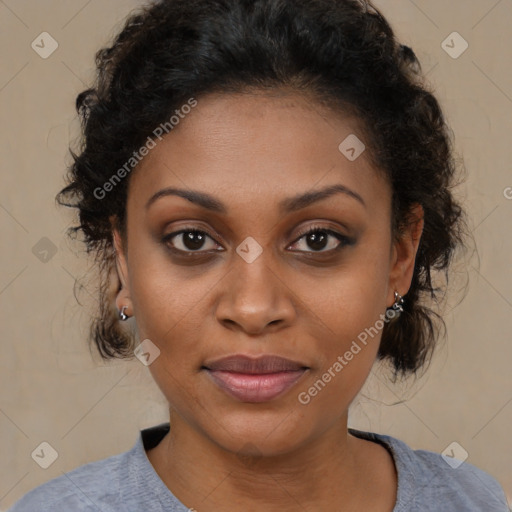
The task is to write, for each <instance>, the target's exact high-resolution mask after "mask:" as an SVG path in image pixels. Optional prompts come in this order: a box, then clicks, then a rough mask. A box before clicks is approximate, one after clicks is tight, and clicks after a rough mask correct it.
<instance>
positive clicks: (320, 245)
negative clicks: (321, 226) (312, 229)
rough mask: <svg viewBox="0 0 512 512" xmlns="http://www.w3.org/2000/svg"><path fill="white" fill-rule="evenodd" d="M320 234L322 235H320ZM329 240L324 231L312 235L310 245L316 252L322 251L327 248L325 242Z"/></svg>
mask: <svg viewBox="0 0 512 512" xmlns="http://www.w3.org/2000/svg"><path fill="white" fill-rule="evenodd" d="M318 233H320V234H318ZM326 240H327V236H325V232H324V231H317V232H316V233H311V234H310V235H309V237H308V245H309V246H310V247H311V248H312V249H315V250H320V249H324V248H325V245H326V244H325V242H326Z"/></svg>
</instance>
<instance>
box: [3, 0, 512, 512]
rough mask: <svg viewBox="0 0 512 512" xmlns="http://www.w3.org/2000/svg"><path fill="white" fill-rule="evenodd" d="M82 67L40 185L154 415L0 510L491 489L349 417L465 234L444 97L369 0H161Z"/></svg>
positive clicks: (462, 498) (360, 498)
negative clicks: (64, 169)
mask: <svg viewBox="0 0 512 512" xmlns="http://www.w3.org/2000/svg"><path fill="white" fill-rule="evenodd" d="M97 68H98V79H97V83H96V84H95V86H94V87H93V88H91V89H89V90H86V91H84V92H82V93H81V94H80V95H79V97H78V98H77V109H78V111H79V113H80V114H81V116H82V120H83V130H84V144H83V147H82V148H81V151H80V153H79V154H78V155H74V157H75V160H74V164H73V166H72V168H71V169H70V174H69V183H68V185H67V186H66V187H65V188H64V189H63V190H62V191H61V193H60V194H59V196H58V197H59V201H60V202H61V203H62V204H66V205H69V206H74V207H76V208H78V210H79V214H80V225H79V226H78V227H77V228H76V230H81V231H82V233H83V235H84V238H85V243H86V246H87V249H88V250H89V251H90V252H93V253H95V254H96V255H97V257H98V262H99V268H100V270H101V272H102V274H101V275H102V285H101V288H100V290H99V295H100V310H99V316H98V318H97V319H96V320H95V322H94V324H93V326H92V339H93V340H94V342H95V344H96V346H97V348H98V350H99V352H100V354H101V355H102V356H103V357H104V358H105V359H108V358H111V357H131V356H133V354H134V353H135V355H136V356H137V357H138V358H139V359H140V360H141V361H142V362H143V363H144V364H146V365H148V366H149V369H150V371H151V374H152V375H153V377H154V379H155V381H156V383H157V384H158V386H159V387H160V389H161V391H162V392H163V394H164V395H165V396H166V398H167V400H168V402H169V413H170V417H169V420H170V421H169V423H165V424H162V425H157V426H155V427H153V428H150V429H146V430H143V431H141V434H140V437H139V439H138V441H137V443H136V444H135V446H134V447H133V448H132V449H131V450H130V451H128V452H126V453H123V454H119V455H117V456H114V457H110V458H107V459H104V460H102V461H97V462H92V463H90V464H87V465H85V466H82V467H79V468H77V469H75V470H74V471H71V472H69V473H67V474H66V475H63V476H61V477H58V478H56V479H54V480H52V481H50V482H48V483H46V484H44V485H42V486H40V487H38V488H36V489H35V490H33V491H31V492H30V493H28V494H27V495H26V496H25V497H23V498H22V499H21V500H20V501H19V502H18V503H17V504H16V505H15V506H14V507H13V508H12V509H11V510H12V511H13V512H21V511H28V510H30V511H50V510H51V511H61V510H62V511H69V510H73V511H93V510H96V511H97V510H102V511H114V510H123V511H128V510H130V511H131V510H133V511H142V510H144V511H163V510H165V511H171V510H174V511H185V510H197V511H199V512H210V511H216V512H224V511H234V510H250V511H254V512H259V511H265V512H269V511H277V510H279V511H280V512H282V511H283V510H284V511H298V510H304V511H306V510H307V511H320V510H321V511H324V512H325V511H332V512H335V511H336V512H338V511H359V510H372V511H376V512H390V511H395V512H398V511H405V510H407V511H415V510H418V511H419V510H421V511H427V510H431V511H434V510H435V511H438V510H443V511H445V512H450V511H484V510H485V511H486V512H489V511H502V512H505V511H506V510H508V507H507V504H506V500H505V496H504V493H503V490H502V489H501V488H500V486H499V484H498V483H497V481H496V480H495V479H494V478H493V477H491V476H490V475H488V474H486V473H484V472H483V471H481V470H479V469H477V468H476V467H474V466H472V465H470V464H468V463H463V464H461V465H458V464H449V462H452V461H447V460H446V459H445V458H443V457H442V456H441V455H439V454H435V453H433V452H426V451H413V450H411V449H410V448H409V447H408V446H407V445H406V444H405V443H403V442H402V441H400V440H398V439H395V438H392V437H390V436H385V435H380V434H375V433H370V432H363V431H358V430H354V429H350V428H348V426H347V418H348V408H349V405H350V404H351V402H352V401H353V400H354V398H355V397H356V395H357V393H358V392H359V390H360V389H361V387H362V386H363V384H364V382H365V380H366V378H367V377H368V375H369V372H370V370H371V368H372V365H373V364H374V362H375V361H376V360H383V361H387V362H389V364H390V365H391V368H392V371H393V378H395V379H396V378H398V377H406V376H408V375H409V374H416V373H418V372H419V371H420V370H421V369H422V368H425V367H426V365H427V364H428V362H429V360H430V357H431V354H432V351H433V348H434V345H435V341H436V339H437V338H438V336H439V331H440V328H441V327H442V321H441V320H440V319H439V318H437V317H436V315H435V313H434V312H433V310H432V309H430V307H429V304H431V303H432V301H433V300H434V301H435V299H436V297H437V296H438V294H442V293H443V292H444V289H443V287H442V286H440V285H439V279H438V277H439V275H438V274H439V273H441V275H442V274H443V273H446V272H447V271H448V269H449V267H450V263H451V261H452V256H453V253H454V250H455V249H456V248H457V247H458V246H459V245H461V244H462V243H463V239H464V237H463V233H464V214H463V211H462V208H461V206H460V205H459V204H458V203H457V202H456V201H455V200H454V198H453V196H452V194H451V187H452V185H453V183H454V179H455V175H456V167H455V165H454V160H453V156H452V149H451V142H450V138H449V135H448V128H447V127H446V124H445V121H444V118H443V114H442V112H441V110H440V107H439V104H438V102H437V101H436V99H435V98H434V97H433V95H432V94H431V93H430V92H429V91H428V90H427V88H426V87H425V86H424V85H423V84H422V78H421V72H420V68H419V64H418V61H417V59H416V57H415V55H414V53H413V51H412V50H411V49H410V48H408V47H406V46H403V45H400V44H399V43H398V42H397V41H396V40H395V37H394V34H393V32H392V30H391V28H390V26H389V25H388V23H387V22H386V20H385V19H384V18H383V17H382V15H381V14H380V13H379V12H378V11H377V9H375V7H373V6H372V5H371V4H370V3H369V2H363V1H357V0H338V1H335V0H309V1H301V2H297V1H295V2H294V1H292V0H256V1H249V0H160V1H159V2H156V3H154V4H153V5H151V6H148V7H146V8H145V9H142V10H141V11H140V13H138V14H136V15H133V16H132V17H131V18H129V19H128V21H127V22H126V25H125V27H124V28H123V30H122V32H121V33H120V34H119V35H118V37H117V38H116V40H115V42H114V44H113V45H112V47H110V48H105V49H103V50H101V51H100V52H99V53H98V54H97ZM434 271H436V273H434ZM434 278H435V279H436V281H435V284H434ZM129 319H132V320H130V321H129V322H128V324H132V328H133V330H134V331H130V329H127V328H124V327H123V322H124V321H126V320H129ZM125 325H127V324H125ZM456 466H457V467H456Z"/></svg>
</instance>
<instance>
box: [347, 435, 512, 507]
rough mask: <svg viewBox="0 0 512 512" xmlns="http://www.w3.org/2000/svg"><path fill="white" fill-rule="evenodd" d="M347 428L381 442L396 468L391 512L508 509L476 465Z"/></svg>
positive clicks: (498, 488)
mask: <svg viewBox="0 0 512 512" xmlns="http://www.w3.org/2000/svg"><path fill="white" fill-rule="evenodd" d="M351 431H352V433H354V435H357V436H358V437H363V438H365V439H368V440H373V441H376V442H379V443H381V444H384V445H385V446H386V447H387V448H388V450H389V451H390V452H391V454H392V456H393V459H394V462H395V466H396V468H397V472H398V497H397V504H396V507H395V509H394V512H401V511H406V510H407V511H412V510H414V511H415V510H421V511H423V512H426V511H437V510H440V509H441V508H442V510H443V511H444V512H459V511H460V510H464V511H465V512H484V511H485V512H509V508H508V505H507V500H506V497H505V493H504V491H503V489H502V487H501V486H500V484H499V483H498V482H497V480H496V479H495V478H493V477H492V476H491V475H490V474H488V473H486V472H485V471H483V470H481V469H479V468H477V467H476V466H473V465H472V464H470V463H468V462H461V461H457V460H456V459H453V458H449V457H446V456H443V455H441V454H439V453H435V452H432V451H428V450H413V449H411V448H410V447H409V446H408V445H407V444H406V443H404V442H403V441H401V440H399V439H396V438H394V437H391V436H387V435H382V434H374V433H369V432H362V431H358V430H353V429H351ZM441 506H442V507H441Z"/></svg>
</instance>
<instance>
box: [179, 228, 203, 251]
mask: <svg viewBox="0 0 512 512" xmlns="http://www.w3.org/2000/svg"><path fill="white" fill-rule="evenodd" d="M203 243H204V236H203V234H202V233H199V232H197V231H189V232H188V233H186V236H185V237H184V240H183V244H184V245H185V247H186V248H187V249H190V250H194V249H200V248H201V247H202V245H203Z"/></svg>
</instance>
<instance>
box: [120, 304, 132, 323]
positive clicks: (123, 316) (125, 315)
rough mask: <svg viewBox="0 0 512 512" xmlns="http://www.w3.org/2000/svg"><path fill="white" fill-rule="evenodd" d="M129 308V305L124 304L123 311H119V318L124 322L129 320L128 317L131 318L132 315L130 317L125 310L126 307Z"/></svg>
mask: <svg viewBox="0 0 512 512" xmlns="http://www.w3.org/2000/svg"><path fill="white" fill-rule="evenodd" d="M127 308H128V306H123V307H122V308H121V311H119V319H120V320H122V321H123V322H124V321H125V320H128V318H130V317H129V316H128V315H127V314H126V313H125V312H124V311H125V309H127Z"/></svg>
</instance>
